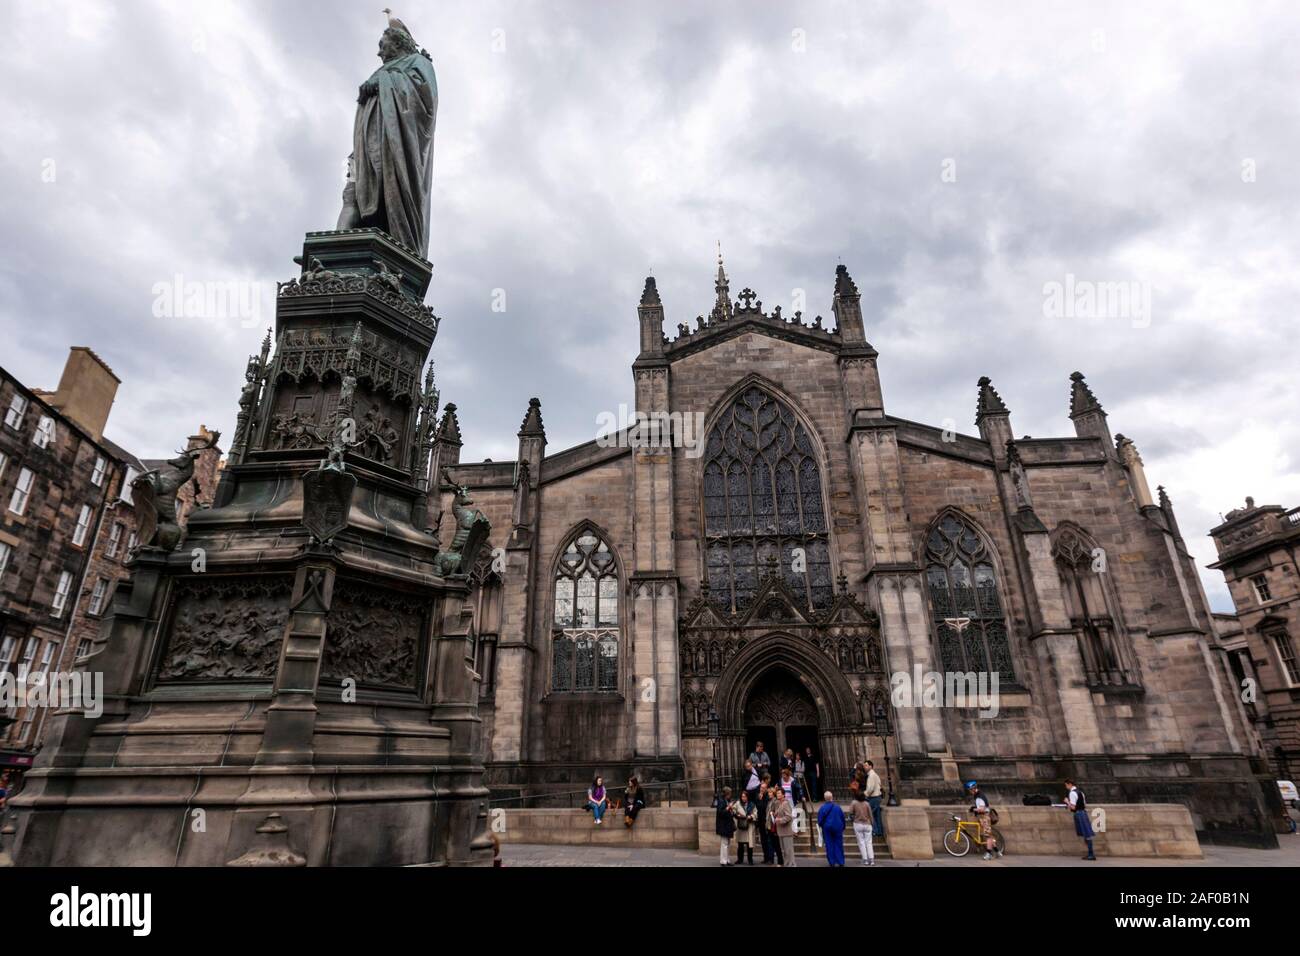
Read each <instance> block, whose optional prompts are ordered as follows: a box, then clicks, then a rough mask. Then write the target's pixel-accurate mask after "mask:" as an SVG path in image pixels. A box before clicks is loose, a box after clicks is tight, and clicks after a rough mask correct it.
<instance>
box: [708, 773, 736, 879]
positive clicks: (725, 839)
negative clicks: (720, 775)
mask: <svg viewBox="0 0 1300 956" xmlns="http://www.w3.org/2000/svg"><path fill="white" fill-rule="evenodd" d="M713 807H714V810H715V811H716V816H715V818H714V825H713V829H714V832H716V833H717V834H718V840H719V842H720V844H721V847H720V850H719V854H718V862H719V863H721V864H722V865H723V866H731V838H732V837H733V836H735V835H736V818H735V817H734V816H732V813H731V788H730V787H723V788H722V793H721V794H719V795H718V796H717V797H715V798H714V800H713Z"/></svg>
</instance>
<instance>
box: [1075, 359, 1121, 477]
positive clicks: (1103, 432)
mask: <svg viewBox="0 0 1300 956" xmlns="http://www.w3.org/2000/svg"><path fill="white" fill-rule="evenodd" d="M1070 382H1071V385H1070V420H1071V421H1073V422H1074V433H1075V434H1076V435H1078V436H1079V437H1080V438H1096V439H1098V440H1099V441H1100V442H1101V449H1102V451H1103V452H1104V453H1105V455H1106V457H1107V458H1110V459H1111V460H1112V461H1117V460H1118V459H1119V452H1118V450H1117V449H1116V448H1115V442H1114V440H1113V439H1112V438H1111V437H1110V426H1109V425H1107V424H1106V413H1105V412H1104V411H1103V410H1102V407H1101V402H1099V401H1097V396H1096V395H1094V394H1092V389H1090V388H1089V387H1088V383H1087V382H1085V381H1084V380H1083V373H1082V372H1075V373H1073V374H1072V375H1071V376H1070Z"/></svg>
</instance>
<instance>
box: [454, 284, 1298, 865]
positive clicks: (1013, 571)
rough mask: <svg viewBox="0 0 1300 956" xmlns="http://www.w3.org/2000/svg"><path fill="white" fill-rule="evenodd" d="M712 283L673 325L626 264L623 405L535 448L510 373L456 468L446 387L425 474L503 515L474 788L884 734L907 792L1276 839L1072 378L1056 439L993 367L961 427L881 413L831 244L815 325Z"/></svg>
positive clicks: (531, 415)
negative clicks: (1152, 807)
mask: <svg viewBox="0 0 1300 956" xmlns="http://www.w3.org/2000/svg"><path fill="white" fill-rule="evenodd" d="M715 293H716V301H715V303H714V304H713V306H712V309H711V311H710V312H709V314H708V315H707V316H701V317H700V318H698V319H697V321H696V323H695V327H694V328H692V327H689V326H688V325H687V324H679V325H677V326H676V328H677V334H676V335H675V336H673V337H672V338H671V339H670V338H669V337H668V336H666V335H665V334H664V323H665V309H664V306H663V304H662V303H661V300H660V295H659V291H658V289H657V288H656V283H655V280H654V279H647V280H646V283H645V289H644V292H643V293H642V296H641V300H640V304H639V306H638V308H637V320H638V322H639V324H640V342H641V350H640V354H639V355H638V356H636V359H635V361H634V362H633V363H632V375H633V378H634V381H635V395H636V409H635V412H636V415H634V416H632V417H631V421H630V423H629V424H628V426H627V427H625V428H623V429H622V430H619V431H616V432H614V433H613V434H610V435H605V436H602V437H600V438H598V439H595V440H593V441H591V442H589V443H587V444H584V445H580V446H578V447H575V448H568V449H564V450H561V451H554V450H551V449H549V448H548V446H547V438H546V431H545V426H544V423H543V418H542V408H541V404H540V403H539V401H538V400H537V399H533V400H532V401H531V402H530V404H529V406H528V409H527V413H526V415H525V417H524V420H523V424H522V427H521V428H520V430H519V433H518V440H519V444H518V456H517V459H516V460H515V461H511V462H483V463H481V464H479V463H462V462H460V460H459V459H460V449H461V441H462V436H461V433H460V429H459V425H458V422H457V418H456V407H455V405H449V406H447V408H446V410H445V413H444V415H443V417H442V419H441V421H440V423H439V426H438V432H437V436H436V442H435V446H434V452H433V454H434V457H435V462H436V464H435V468H438V469H441V468H443V467H448V468H449V469H450V473H451V474H452V475H453V476H454V481H455V482H456V483H457V484H458V485H466V486H469V487H471V488H472V489H473V490H474V499H475V501H476V503H477V505H478V507H480V508H481V509H482V510H483V512H484V513H485V514H486V515H487V516H488V517H489V518H490V519H491V524H492V527H493V529H494V530H493V533H492V540H491V542H490V546H489V547H488V548H487V549H485V550H484V552H483V553H482V557H481V559H480V561H479V563H478V566H477V568H476V569H475V573H474V577H473V581H474V582H475V584H476V585H477V591H476V598H475V601H476V608H477V612H476V613H477V616H476V656H475V660H476V669H477V672H478V676H479V678H480V680H481V683H480V696H481V701H480V713H481V716H482V718H483V720H484V735H485V751H486V752H485V759H486V761H487V764H486V765H487V768H488V775H487V780H488V781H489V783H490V785H491V786H492V788H493V790H494V792H495V793H497V794H498V795H500V796H502V797H506V796H511V795H514V796H517V797H519V798H521V799H527V798H534V797H537V796H538V795H539V794H543V793H548V792H549V793H552V794H553V793H556V792H559V791H565V790H580V789H581V788H583V787H584V786H586V785H587V783H589V782H590V780H591V778H592V776H593V775H594V774H596V773H601V774H604V775H605V777H606V778H607V779H608V780H610V781H611V782H616V783H619V784H621V783H622V781H623V779H625V778H626V777H627V776H630V775H637V776H639V777H640V778H641V779H642V781H643V782H645V781H658V780H666V779H682V778H684V779H688V780H691V781H696V782H697V783H696V784H695V785H694V788H693V791H692V792H693V795H694V796H696V797H704V796H705V795H706V794H707V792H708V788H709V785H710V784H709V780H708V778H710V777H711V776H712V774H713V761H714V757H715V746H716V754H717V759H718V761H719V765H720V766H719V772H721V773H722V774H724V775H727V776H728V778H729V779H730V777H731V776H732V775H735V774H737V773H738V772H739V769H740V766H741V764H742V762H743V760H744V758H745V756H746V755H747V754H748V753H749V752H750V751H752V750H753V749H754V744H755V742H757V741H763V742H764V743H765V746H766V749H767V750H768V751H769V752H773V751H778V750H784V749H785V748H786V747H787V746H788V747H792V748H797V749H799V750H800V751H801V752H804V751H806V749H807V748H811V749H812V751H813V753H814V754H815V755H816V756H817V758H818V760H819V762H820V763H821V764H822V766H823V778H824V779H827V780H829V781H830V782H831V783H832V784H839V783H842V781H844V780H846V779H847V774H848V768H849V767H850V766H851V765H852V763H853V761H854V760H855V759H857V758H860V757H861V756H863V755H870V756H871V757H872V758H873V759H875V760H876V761H877V765H878V766H879V767H880V768H881V769H882V771H883V770H884V769H885V768H884V763H883V761H882V757H883V756H884V755H885V747H888V751H889V755H890V757H891V765H890V770H891V773H892V778H893V779H892V786H893V788H894V789H895V790H896V792H897V794H898V795H899V796H900V797H902V798H904V799H907V798H931V799H933V800H935V801H936V802H953V801H954V800H955V799H958V798H959V793H960V784H959V781H961V780H964V779H967V778H971V777H976V778H978V779H979V780H980V781H981V785H982V786H983V787H984V789H985V790H986V791H987V792H991V793H993V794H994V795H995V798H996V799H1000V800H1004V801H1016V802H1018V801H1019V800H1020V798H1021V796H1022V795H1023V794H1026V793H1033V792H1053V791H1055V790H1056V789H1057V788H1058V787H1059V784H1060V781H1061V780H1062V778H1063V777H1064V776H1066V775H1072V776H1073V777H1074V779H1076V780H1080V781H1083V782H1084V783H1085V785H1086V787H1087V790H1088V794H1089V798H1090V799H1091V800H1093V801H1095V802H1107V801H1112V802H1118V801H1124V802H1141V801H1165V802H1168V801H1176V802H1181V803H1185V804H1187V805H1188V806H1189V807H1190V808H1191V810H1192V813H1193V816H1194V819H1195V820H1196V823H1197V827H1198V829H1199V830H1200V831H1201V833H1202V836H1203V837H1204V838H1206V839H1221V840H1243V841H1256V842H1258V841H1263V842H1265V843H1271V842H1272V840H1273V837H1272V836H1271V822H1270V819H1269V818H1268V813H1269V811H1268V810H1267V808H1266V806H1265V802H1264V801H1266V800H1267V799H1268V798H1267V797H1266V796H1264V793H1265V790H1264V787H1263V786H1262V782H1261V778H1259V777H1257V776H1256V771H1258V770H1261V769H1262V768H1261V767H1260V766H1258V765H1256V764H1254V763H1252V761H1253V759H1254V758H1255V757H1256V756H1257V755H1256V753H1255V747H1254V745H1253V743H1252V737H1251V735H1250V734H1249V733H1247V732H1246V726H1245V717H1244V711H1243V710H1242V708H1241V706H1240V702H1239V701H1238V700H1237V699H1236V697H1235V693H1236V689H1235V688H1234V687H1233V686H1231V685H1230V684H1229V682H1228V681H1227V680H1226V678H1225V676H1224V672H1223V671H1222V670H1221V669H1220V668H1219V667H1218V666H1217V665H1216V664H1215V661H1214V659H1213V657H1212V655H1211V654H1210V652H1209V645H1210V642H1211V641H1212V640H1213V624H1212V620H1211V614H1210V611H1209V606H1208V602H1207V600H1206V597H1205V595H1204V593H1203V591H1202V588H1201V585H1200V583H1199V580H1198V577H1197V570H1196V567H1195V566H1194V564H1193V561H1192V558H1191V556H1190V555H1189V553H1188V550H1187V547H1186V544H1185V542H1184V539H1183V535H1182V532H1181V531H1180V529H1179V526H1178V523H1177V521H1176V520H1175V517H1174V510H1173V507H1172V505H1171V503H1170V500H1169V497H1168V496H1167V495H1166V494H1165V492H1164V490H1163V489H1159V490H1158V492H1157V493H1156V494H1155V495H1153V494H1152V491H1151V487H1150V485H1149V483H1148V480H1147V477H1146V475H1145V474H1144V470H1143V464H1142V460H1141V458H1140V457H1139V455H1138V451H1137V449H1136V447H1135V445H1134V443H1133V442H1132V441H1131V440H1129V439H1127V438H1125V437H1123V436H1122V435H1112V434H1111V430H1110V425H1109V423H1108V421H1107V416H1106V412H1105V411H1104V410H1103V408H1102V405H1101V403H1100V401H1099V400H1098V398H1097V396H1096V395H1094V393H1093V391H1092V390H1091V389H1090V387H1089V385H1088V384H1087V383H1086V382H1085V380H1084V377H1083V375H1081V374H1079V373H1078V372H1075V373H1074V374H1073V375H1070V376H1069V378H1068V379H1066V378H1065V376H1064V374H1063V375H1062V380H1063V381H1062V385H1063V387H1062V406H1063V408H1065V407H1067V403H1068V413H1069V417H1070V420H1071V422H1072V424H1073V430H1074V434H1073V435H1070V436H1067V437H1060V438H1035V439H1030V438H1027V437H1026V438H1019V439H1017V438H1015V437H1014V434H1015V433H1014V431H1013V428H1012V423H1011V411H1010V410H1009V408H1008V406H1007V404H1006V403H1005V402H1004V401H1003V399H1002V397H1001V396H1000V395H999V393H998V392H997V391H996V390H995V389H994V387H993V384H992V383H991V382H990V381H989V379H988V378H981V379H979V382H978V386H977V388H976V391H975V395H974V412H975V427H976V430H977V434H973V435H966V434H959V433H956V432H955V431H953V430H945V429H944V428H940V427H935V426H932V425H926V424H921V423H917V422H912V421H907V420H905V419H902V418H898V417H895V416H893V415H890V414H889V413H888V412H887V411H886V407H885V401H884V396H883V395H882V392H881V386H880V379H879V375H878V371H877V359H878V355H877V352H876V350H875V349H874V348H873V347H872V346H871V344H870V343H869V341H868V339H867V335H866V329H865V328H864V321H863V311H862V305H861V301H860V296H859V293H858V290H857V288H856V287H855V285H854V283H853V280H852V279H851V278H850V276H849V273H848V271H847V269H846V268H845V267H844V266H840V267H839V268H838V269H837V271H836V275H835V283H834V289H833V297H832V304H831V315H832V317H833V322H827V321H826V320H824V319H823V318H821V317H820V316H819V317H817V318H816V319H814V320H812V321H811V322H808V321H805V320H804V317H803V316H802V315H801V314H799V313H795V314H794V315H783V314H782V312H781V309H780V308H774V309H772V310H771V311H767V310H765V309H764V307H763V305H762V303H761V302H760V301H758V298H757V296H756V295H755V293H754V292H752V291H751V290H749V289H745V290H744V291H743V292H742V293H741V294H740V296H739V297H738V298H737V299H734V300H733V297H732V295H731V290H730V282H729V280H728V278H727V275H726V273H725V271H724V269H723V267H722V263H721V261H719V266H718V273H717V279H716V284H715ZM434 473H435V474H436V473H438V472H437V471H435V472H434ZM443 492H444V498H446V496H447V495H448V494H449V492H450V486H447V485H444V488H443ZM1275 573H1280V572H1275ZM1293 583H1294V582H1293ZM1245 586H1246V585H1243V587H1245ZM1276 587H1278V588H1279V596H1280V587H1281V582H1280V581H1279V583H1278V585H1276ZM1292 593H1294V592H1292ZM1270 633H1271V632H1270ZM1266 639H1269V640H1271V638H1267V636H1266V635H1261V641H1264V640H1266ZM929 675H937V682H938V685H939V689H940V691H941V693H939V694H938V695H936V694H933V693H931V694H929V695H928V696H927V695H926V694H924V693H923V692H922V690H921V688H923V687H925V686H930V687H931V688H933V687H934V686H936V685H935V681H934V680H932V679H930V677H929ZM958 675H959V676H963V677H972V678H976V679H984V680H986V681H988V683H989V685H990V686H991V681H992V678H993V677H994V675H995V676H996V680H997V684H996V687H997V691H998V693H997V708H996V716H991V715H990V714H989V713H988V711H987V709H986V710H985V711H984V713H983V714H982V713H981V708H980V707H979V706H977V705H976V701H974V700H973V699H970V698H962V699H957V700H954V699H953V698H952V697H951V696H945V695H944V694H943V693H942V691H944V690H946V689H948V688H949V687H950V686H956V685H953V684H952V682H951V678H953V677H954V676H958ZM904 679H905V682H904ZM927 680H928V681H929V684H928V685H927V683H926V682H927ZM914 685H919V686H918V688H917V693H916V694H915V695H914V696H913V697H912V698H910V699H909V698H908V697H907V696H901V697H900V696H899V694H898V693H895V689H896V688H897V689H898V690H900V691H902V690H906V689H908V688H911V687H913V686H914ZM981 686H983V685H981ZM945 704H946V705H947V706H943V705H945ZM713 716H716V723H715V726H716V728H717V730H716V743H715V739H713V738H711V736H710V729H711V727H710V725H711V723H713V722H711V720H710V718H711V717H713ZM882 731H884V732H886V733H888V734H889V736H886V737H882V736H880V734H881V732H882ZM1291 746H1292V748H1294V741H1293V742H1292V745H1291ZM774 765H775V760H774ZM883 775H884V774H883V773H882V776H883Z"/></svg>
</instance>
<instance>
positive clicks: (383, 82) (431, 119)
mask: <svg viewBox="0 0 1300 956" xmlns="http://www.w3.org/2000/svg"><path fill="white" fill-rule="evenodd" d="M379 58H380V59H381V60H383V61H384V62H383V66H381V67H380V68H379V69H378V70H376V71H375V72H374V74H373V75H371V77H370V79H368V80H366V82H364V83H362V84H361V89H360V91H359V95H358V97H357V115H356V122H355V124H354V126H353V133H352V146H353V149H352V155H351V157H350V158H349V159H348V174H349V175H348V182H347V185H346V186H345V188H344V190H343V209H342V211H341V212H340V213H339V219H338V228H339V229H340V230H342V229H357V228H364V227H367V226H373V227H375V228H378V229H382V230H383V231H384V232H386V233H388V234H389V235H390V236H392V237H393V238H394V239H396V240H397V241H398V242H400V243H403V244H404V245H406V246H408V247H409V248H411V249H413V250H415V251H416V252H418V253H419V254H420V255H422V256H423V255H427V254H428V249H429V194H430V191H431V189H432V186H433V133H434V126H435V123H436V121H437V117H438V82H437V79H436V78H435V76H434V72H433V63H432V61H431V60H430V59H429V56H428V54H427V53H424V52H422V51H421V50H420V48H419V46H417V45H416V42H415V39H414V38H413V37H412V36H411V34H410V33H409V32H408V31H407V30H406V29H405V28H404V27H400V26H389V28H388V29H387V30H385V31H384V34H383V36H382V37H381V38H380V40H379Z"/></svg>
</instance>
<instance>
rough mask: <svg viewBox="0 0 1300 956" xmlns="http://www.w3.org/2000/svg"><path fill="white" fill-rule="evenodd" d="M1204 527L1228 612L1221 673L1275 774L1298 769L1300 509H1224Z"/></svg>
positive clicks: (1249, 505)
mask: <svg viewBox="0 0 1300 956" xmlns="http://www.w3.org/2000/svg"><path fill="white" fill-rule="evenodd" d="M1210 534H1211V535H1212V536H1213V537H1214V543H1215V545H1216V546H1217V547H1218V550H1219V560H1218V561H1217V562H1216V563H1215V564H1213V565H1211V567H1214V568H1217V569H1218V570H1220V571H1222V572H1223V576H1224V578H1226V579H1227V582H1228V590H1229V592H1230V593H1231V594H1232V601H1233V604H1234V605H1235V606H1236V610H1237V613H1236V616H1235V619H1232V620H1231V621H1230V622H1225V626H1224V627H1222V628H1221V633H1220V644H1221V645H1222V646H1223V647H1224V649H1225V650H1226V652H1227V661H1228V667H1229V673H1230V674H1231V676H1232V679H1233V681H1234V682H1235V683H1236V684H1237V685H1238V686H1239V687H1241V688H1242V689H1243V691H1244V694H1243V696H1244V706H1245V709H1246V712H1247V715H1248V717H1249V719H1250V721H1251V723H1252V724H1253V726H1254V729H1255V732H1256V734H1257V735H1258V739H1259V743H1260V749H1261V750H1262V751H1263V756H1264V758H1265V759H1266V760H1267V761H1268V764H1269V767H1270V768H1271V770H1272V771H1273V773H1275V774H1276V775H1277V777H1278V778H1279V779H1282V780H1294V779H1295V775H1296V774H1297V773H1300V656H1298V655H1297V646H1298V645H1297V633H1300V566H1298V565H1297V559H1296V551H1297V547H1298V546H1300V508H1292V509H1291V510H1289V511H1288V510H1287V509H1285V508H1283V507H1282V506H1280V505H1261V506H1256V504H1255V499H1254V498H1247V499H1246V507H1244V508H1238V509H1236V510H1235V511H1229V512H1228V514H1227V515H1226V516H1225V518H1224V521H1223V523H1222V524H1220V525H1219V526H1218V527H1217V528H1215V529H1213V530H1212V531H1211V532H1210Z"/></svg>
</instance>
